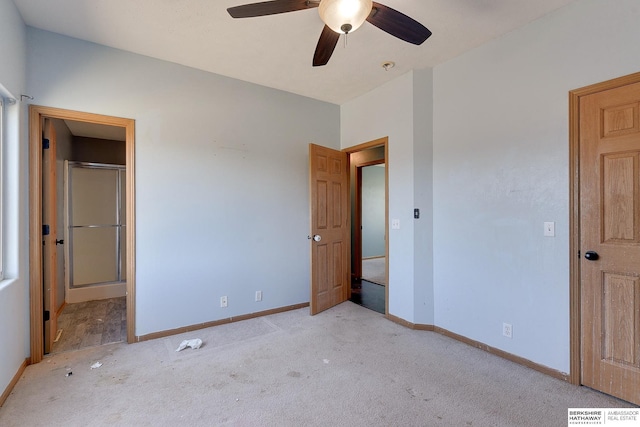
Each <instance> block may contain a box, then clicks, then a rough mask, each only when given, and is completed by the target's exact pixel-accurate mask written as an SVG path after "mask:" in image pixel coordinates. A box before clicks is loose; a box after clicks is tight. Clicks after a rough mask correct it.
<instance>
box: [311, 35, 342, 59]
mask: <svg viewBox="0 0 640 427" xmlns="http://www.w3.org/2000/svg"><path fill="white" fill-rule="evenodd" d="M339 38H340V34H339V33H336V32H335V31H333V30H332V29H331V28H329V26H327V25H325V26H324V28H323V29H322V34H320V40H318V45H317V46H316V52H315V53H314V54H313V66H314V67H319V66H322V65H327V62H329V59H330V58H331V55H332V54H333V50H334V49H335V48H336V45H337V44H338V39H339Z"/></svg>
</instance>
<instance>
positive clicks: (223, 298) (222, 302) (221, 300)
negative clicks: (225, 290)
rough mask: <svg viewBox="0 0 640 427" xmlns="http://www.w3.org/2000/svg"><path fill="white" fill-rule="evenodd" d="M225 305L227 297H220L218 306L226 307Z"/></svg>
mask: <svg viewBox="0 0 640 427" xmlns="http://www.w3.org/2000/svg"><path fill="white" fill-rule="evenodd" d="M226 306H227V297H226V296H225V297H220V307H226Z"/></svg>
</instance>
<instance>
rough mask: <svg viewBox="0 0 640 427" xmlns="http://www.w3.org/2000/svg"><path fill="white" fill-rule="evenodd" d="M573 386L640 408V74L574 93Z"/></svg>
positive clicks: (572, 95)
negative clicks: (627, 402)
mask: <svg viewBox="0 0 640 427" xmlns="http://www.w3.org/2000/svg"><path fill="white" fill-rule="evenodd" d="M570 153H571V157H570V176H571V187H570V188H571V215H570V220H571V240H570V253H571V288H570V302H571V381H572V382H573V383H574V384H578V385H585V386H588V387H591V388H594V389H596V390H599V391H602V392H604V393H607V394H610V395H613V396H616V397H618V398H621V399H624V400H627V401H629V402H632V403H634V404H636V405H638V404H640V322H639V318H638V310H639V308H640V266H639V265H638V259H640V73H636V74H633V75H630V76H626V77H621V78H619V79H614V80H610V81H607V82H603V83H599V84H596V85H592V86H588V87H586V88H582V89H578V90H575V91H572V92H570Z"/></svg>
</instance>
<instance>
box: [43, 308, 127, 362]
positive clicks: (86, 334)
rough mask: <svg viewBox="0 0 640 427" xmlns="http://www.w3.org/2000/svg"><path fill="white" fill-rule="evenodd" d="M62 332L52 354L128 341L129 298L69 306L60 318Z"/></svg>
mask: <svg viewBox="0 0 640 427" xmlns="http://www.w3.org/2000/svg"><path fill="white" fill-rule="evenodd" d="M60 329H62V334H61V335H60V339H59V340H58V341H57V342H55V343H53V346H52V349H51V353H62V352H65V351H72V350H78V349H81V348H85V347H93V346H97V345H102V344H109V343H114V342H120V341H126V340H127V310H126V297H120V298H111V299H104V300H98V301H86V302H81V303H77V304H67V305H65V307H64V308H63V309H62V313H60V315H59V316H58V330H60Z"/></svg>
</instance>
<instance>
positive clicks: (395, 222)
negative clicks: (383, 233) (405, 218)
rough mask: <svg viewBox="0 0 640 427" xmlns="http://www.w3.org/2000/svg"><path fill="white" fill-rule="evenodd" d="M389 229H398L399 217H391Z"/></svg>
mask: <svg viewBox="0 0 640 427" xmlns="http://www.w3.org/2000/svg"><path fill="white" fill-rule="evenodd" d="M391 229H392V230H400V220H399V219H392V220H391Z"/></svg>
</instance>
